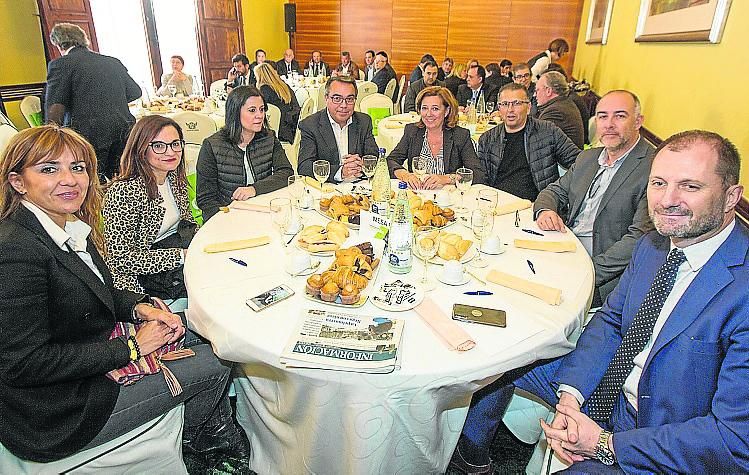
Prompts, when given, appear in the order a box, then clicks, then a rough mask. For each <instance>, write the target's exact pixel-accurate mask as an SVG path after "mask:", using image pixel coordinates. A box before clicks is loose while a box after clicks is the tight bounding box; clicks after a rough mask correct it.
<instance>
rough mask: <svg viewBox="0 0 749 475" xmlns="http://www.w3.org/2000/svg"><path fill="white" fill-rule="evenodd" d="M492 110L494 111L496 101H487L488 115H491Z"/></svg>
mask: <svg viewBox="0 0 749 475" xmlns="http://www.w3.org/2000/svg"><path fill="white" fill-rule="evenodd" d="M492 112H494V103H493V102H487V103H486V113H487V114H488V115H491V113H492Z"/></svg>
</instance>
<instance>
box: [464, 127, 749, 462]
mask: <svg viewBox="0 0 749 475" xmlns="http://www.w3.org/2000/svg"><path fill="white" fill-rule="evenodd" d="M739 163H740V159H739V154H738V151H737V150H736V147H735V146H734V145H733V144H731V142H729V141H728V140H727V139H724V138H722V137H721V136H719V135H717V134H714V133H712V132H705V131H688V132H683V133H680V134H677V135H675V136H673V137H671V138H669V139H668V140H666V141H665V142H664V143H663V144H662V145H661V146H660V147H659V148H658V150H657V151H656V154H655V159H654V161H653V165H652V168H651V172H650V178H649V181H648V190H647V195H648V210H649V213H650V217H651V219H652V221H653V224H654V225H655V228H656V230H657V232H651V233H649V234H646V235H645V236H643V238H642V239H640V240H639V241H638V243H637V245H636V246H635V249H634V252H633V255H632V261H631V262H630V265H629V266H628V267H627V269H626V271H625V272H624V274H623V275H622V278H621V280H620V282H619V285H618V286H617V287H616V288H615V289H614V290H613V292H612V293H611V294H610V295H609V297H608V298H607V299H606V302H605V304H604V306H603V307H602V308H601V309H600V310H599V311H598V312H597V313H596V315H595V316H594V317H593V319H592V320H591V323H590V324H589V325H588V327H587V328H586V330H585V332H583V334H582V336H581V337H580V340H579V341H578V343H577V348H576V349H575V350H574V351H573V352H571V353H570V354H568V355H567V356H565V357H562V358H559V359H556V360H553V361H551V362H546V363H544V364H541V365H537V366H536V367H535V368H534V369H532V370H530V371H529V372H527V373H526V374H525V375H523V376H521V377H520V378H518V379H516V380H515V381H514V386H516V387H518V388H521V389H523V390H526V391H529V392H532V393H534V394H536V395H538V396H540V397H541V398H542V399H544V400H545V401H546V402H547V403H548V404H550V405H556V410H557V413H556V415H555V417H554V420H553V421H552V423H551V424H550V425H549V424H546V423H545V422H544V421H541V426H542V428H543V430H544V432H545V434H546V437H547V439H548V440H549V443H550V445H551V447H552V448H553V449H554V450H555V452H556V454H557V455H558V456H559V457H560V458H562V459H563V460H565V461H567V462H568V463H572V465H571V466H570V468H569V469H568V470H566V471H565V472H567V473H622V472H627V473H745V472H747V471H749V384H748V383H747V381H749V292H747V282H749V232H747V229H746V227H745V226H744V225H743V224H742V223H740V222H737V220H736V219H735V206H736V204H737V203H738V202H739V200H740V199H741V195H742V192H743V187H742V186H741V185H739V184H738V179H739ZM637 342H639V346H637V345H633V343H637ZM512 391H513V384H507V382H506V381H505V382H503V380H502V379H500V380H499V381H498V382H497V383H494V384H493V385H490V386H489V387H487V388H485V390H482V391H480V392H479V393H477V394H476V395H474V402H473V405H472V407H471V408H470V410H469V412H468V419H467V421H466V426H465V427H464V429H463V435H461V439H460V441H459V442H458V448H457V449H456V451H455V454H454V456H453V460H452V461H451V464H452V465H453V466H455V467H456V468H458V469H459V470H461V471H462V472H464V473H488V471H487V469H488V470H490V469H491V465H490V463H489V460H488V456H487V453H486V447H487V446H488V445H487V441H489V442H490V441H491V439H492V437H493V435H494V430H495V429H496V427H497V424H498V423H499V421H500V419H501V417H502V413H503V412H504V410H505V408H506V406H507V402H508V401H509V399H510V396H511V395H512Z"/></svg>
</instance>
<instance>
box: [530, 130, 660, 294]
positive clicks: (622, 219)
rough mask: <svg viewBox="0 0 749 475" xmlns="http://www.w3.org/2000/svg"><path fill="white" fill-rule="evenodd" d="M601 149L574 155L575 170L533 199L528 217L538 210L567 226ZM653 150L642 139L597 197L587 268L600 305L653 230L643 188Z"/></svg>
mask: <svg viewBox="0 0 749 475" xmlns="http://www.w3.org/2000/svg"><path fill="white" fill-rule="evenodd" d="M601 150H602V147H597V148H593V149H589V150H585V151H583V152H581V153H580V155H579V156H578V158H577V160H576V161H575V164H574V165H572V167H571V168H570V169H569V170H567V173H565V174H564V176H562V177H561V178H559V179H558V180H557V181H555V182H554V183H552V184H550V185H549V186H547V187H546V188H545V189H544V190H542V191H541V193H539V194H538V198H536V201H535V203H534V204H533V213H534V214H533V215H534V217H535V216H536V215H537V214H538V213H539V212H540V211H541V210H544V209H550V210H552V211H556V212H557V213H558V214H559V215H560V216H562V218H563V219H564V220H565V223H566V224H567V226H572V225H573V224H574V223H575V220H577V217H578V215H579V214H580V210H581V208H582V205H583V203H584V202H585V199H586V197H587V194H588V189H589V188H590V184H591V183H592V182H593V178H594V177H595V176H596V173H598V156H599V155H600V154H601ZM653 151H654V149H653V147H652V146H651V145H650V144H649V143H648V142H647V141H646V140H645V139H643V138H641V139H640V141H639V142H638V143H637V145H635V148H634V149H632V151H631V152H630V153H629V155H628V156H627V158H625V159H624V162H622V164H621V165H620V167H619V170H617V172H616V174H615V175H614V178H613V179H612V180H611V183H610V184H609V186H608V188H607V189H606V192H605V193H604V194H603V198H602V199H601V204H600V205H599V207H598V213H597V214H596V218H595V222H594V224H593V255H592V256H591V257H592V259H593V266H594V267H595V270H596V288H598V291H599V292H600V296H601V300H605V299H606V296H607V295H608V294H609V292H611V291H612V290H613V289H614V287H616V284H617V282H619V276H621V274H622V272H624V268H625V267H627V264H629V260H630V257H631V256H632V249H633V248H634V246H635V241H637V240H638V239H639V238H640V237H641V236H642V235H643V234H645V233H647V232H648V231H650V230H652V229H653V223H651V221H650V218H649V217H648V199H647V185H648V175H649V174H650V165H651V163H652V160H653Z"/></svg>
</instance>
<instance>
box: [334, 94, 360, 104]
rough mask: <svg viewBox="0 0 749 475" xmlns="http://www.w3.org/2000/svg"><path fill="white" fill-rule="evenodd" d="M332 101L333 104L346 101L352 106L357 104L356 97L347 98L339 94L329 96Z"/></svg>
mask: <svg viewBox="0 0 749 475" xmlns="http://www.w3.org/2000/svg"><path fill="white" fill-rule="evenodd" d="M328 97H329V98H330V100H331V101H333V104H340V103H341V102H343V101H346V104H348V105H352V104H353V103H355V102H356V96H346V97H343V96H341V95H339V94H333V95H332V96H328Z"/></svg>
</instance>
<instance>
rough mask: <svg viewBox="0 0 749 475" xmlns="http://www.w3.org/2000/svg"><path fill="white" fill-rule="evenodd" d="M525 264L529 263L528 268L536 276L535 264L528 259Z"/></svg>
mask: <svg viewBox="0 0 749 475" xmlns="http://www.w3.org/2000/svg"><path fill="white" fill-rule="evenodd" d="M525 262H527V263H528V267H529V268H530V270H531V272H533V273H534V274H535V273H536V269H535V268H534V267H533V263H532V262H531V261H530V260H528V259H526V260H525Z"/></svg>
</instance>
